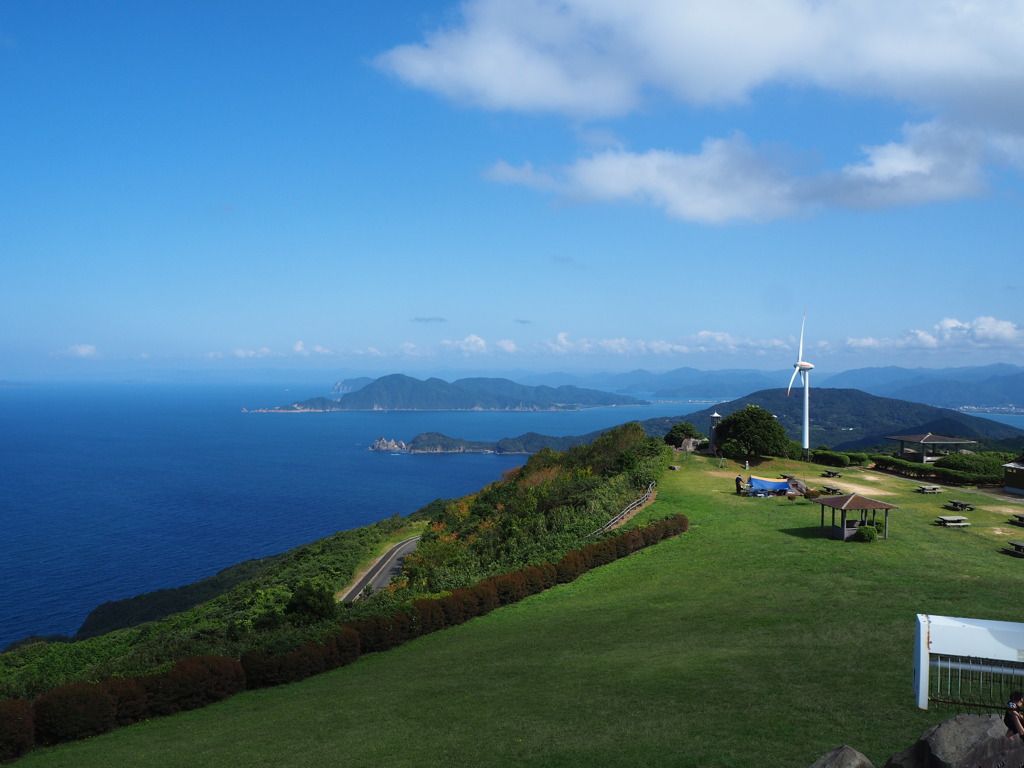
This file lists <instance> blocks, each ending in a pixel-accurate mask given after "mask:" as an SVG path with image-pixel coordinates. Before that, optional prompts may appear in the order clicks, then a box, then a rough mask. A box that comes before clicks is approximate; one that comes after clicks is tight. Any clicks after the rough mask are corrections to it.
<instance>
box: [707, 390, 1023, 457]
mask: <svg viewBox="0 0 1024 768" xmlns="http://www.w3.org/2000/svg"><path fill="white" fill-rule="evenodd" d="M747 404H752V405H759V406H761V407H762V408H764V409H765V410H767V411H769V412H771V413H772V414H774V415H775V416H776V417H777V418H778V420H779V422H780V423H781V424H782V426H784V427H785V428H786V432H787V433H788V434H789V437H790V439H792V440H800V438H801V431H802V428H803V427H802V424H803V407H804V406H803V392H802V391H800V390H797V389H794V390H793V392H792V394H791V395H790V396H788V397H787V395H786V390H785V389H764V390H761V391H760V392H753V393H751V394H749V395H747V396H746V397H742V398H739V399H737V400H732V401H730V402H728V403H718V404H717V405H715V406H714V407H712V408H706V409H704V410H702V411H698V412H697V413H692V414H690V417H689V419H688V420H689V421H690V422H691V423H693V425H694V426H696V427H697V428H698V429H699V430H701V431H703V432H704V433H705V434H707V432H708V431H709V430H710V428H711V414H712V413H714V412H715V411H717V412H718V413H720V414H721V415H722V416H728V415H729V414H730V413H732V412H733V411H738V410H739V409H741V408H743V407H745V406H746V405H747ZM928 432H932V433H933V434H937V435H948V436H950V437H964V438H967V439H969V440H976V441H977V442H978V444H979V445H978V448H979V449H981V448H988V449H991V450H1006V451H1018V450H1020V449H1021V447H1022V445H1024V431H1022V430H1020V429H1017V428H1016V427H1011V426H1010V425H1008V424H1003V423H1002V422H998V421H993V420H992V419H985V418H981V417H979V416H968V415H967V414H964V413H960V412H959V411H954V410H950V409H948V408H938V407H936V406H933V405H923V404H922V403H912V402H909V401H907V400H895V399H892V398H888V397H876V396H875V395H869V394H868V393H867V392H861V391H860V390H859V389H827V388H821V389H816V388H813V387H812V388H811V436H810V437H811V440H810V442H811V447H812V448H813V447H817V446H819V445H825V446H828V447H829V448H831V449H833V450H838V451H850V450H860V449H865V448H873V447H887V448H893V447H895V445H896V444H895V443H894V442H893V441H891V440H887V439H886V438H887V437H889V436H890V435H921V434H925V433H928Z"/></svg>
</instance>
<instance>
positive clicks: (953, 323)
mask: <svg viewBox="0 0 1024 768" xmlns="http://www.w3.org/2000/svg"><path fill="white" fill-rule="evenodd" d="M846 345H847V346H848V347H851V348H853V349H874V350H887V349H888V350H898V349H943V350H968V349H1005V350H1020V349H1024V328H1021V327H1020V326H1018V325H1017V324H1016V323H1013V322H1010V321H1009V320H998V319H996V318H994V317H978V318H975V319H974V320H972V321H969V322H961V321H960V320H957V319H955V318H950V317H947V318H943V319H942V320H940V321H939V322H938V323H936V325H935V326H934V327H932V329H931V330H928V331H923V330H917V329H914V330H908V331H904V332H903V334H902V335H900V336H898V337H896V338H887V337H882V338H874V337H867V338H849V339H846Z"/></svg>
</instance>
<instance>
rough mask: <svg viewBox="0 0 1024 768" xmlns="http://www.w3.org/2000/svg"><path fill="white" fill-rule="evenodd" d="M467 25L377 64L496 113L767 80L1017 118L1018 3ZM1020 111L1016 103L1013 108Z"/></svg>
mask: <svg viewBox="0 0 1024 768" xmlns="http://www.w3.org/2000/svg"><path fill="white" fill-rule="evenodd" d="M460 10H461V18H459V19H458V21H457V23H454V24H452V25H450V26H448V27H447V28H444V29H439V30H436V31H434V32H431V33H430V34H428V35H427V36H426V38H425V40H424V41H423V42H422V43H419V44H412V45H403V46H400V47H397V48H394V49H392V50H391V51H388V52H386V53H384V54H382V55H381V56H379V57H378V59H377V64H378V66H380V67H381V68H383V69H385V70H387V71H389V72H391V73H393V74H395V75H397V76H398V77H400V78H402V79H403V80H405V81H406V82H408V83H410V84H412V85H415V86H417V87H420V88H424V89H427V90H431V91H434V92H437V93H440V94H442V95H445V96H447V97H450V98H455V99H458V100H460V101H463V102H468V103H470V104H474V105H476V106H480V107H483V108H487V109H510V110H529V111H536V110H544V111H553V112H561V113H564V114H570V115H574V116H584V117H593V116H608V115H621V114H625V113H626V112H628V111H631V110H634V109H636V108H638V107H639V106H640V105H641V104H643V102H644V100H645V97H647V96H648V94H649V93H650V92H651V91H655V92H657V91H660V92H667V93H670V94H672V95H673V96H674V97H675V98H677V99H679V100H681V101H684V102H687V103H691V104H698V105H700V104H711V103H723V102H741V101H743V100H745V99H746V98H747V97H748V96H749V95H750V94H751V92H752V91H754V90H755V89H757V88H759V87H761V86H764V85H766V84H771V83H782V84H791V85H797V86H806V85H812V86H817V87H820V88H825V89H829V90H837V91H843V92H852V93H857V94H867V95H870V96H883V97H886V98H895V99H899V100H908V101H910V102H912V103H917V104H919V105H922V106H926V107H928V108H943V109H948V110H952V111H956V110H959V111H962V112H963V113H964V114H972V115H975V116H977V115H978V113H979V111H983V110H987V111H989V112H990V113H991V114H992V116H1000V115H1001V116H1004V118H1012V119H1015V120H1020V119H1022V118H1024V107H1022V105H1020V104H1018V103H1013V102H1012V101H1011V102H1010V103H1007V102H1008V101H1009V100H1008V99H1007V96H1008V95H1009V94H1013V93H1020V92H1021V90H1022V85H1024V46H1022V45H1021V44H1020V41H1021V40H1022V39H1024V6H1022V5H1021V4H1020V3H1019V2H1017V1H1016V0H990V1H989V2H974V1H972V0H946V1H945V2H935V0H901V1H900V2H896V3H894V2H891V0H818V1H817V2H811V0H774V2H772V3H764V2H761V0H719V2H716V3H714V4H711V3H699V2H685V3H680V2H678V1H677V0H633V2H630V3H622V2H618V0H468V2H464V3H463V4H462V5H461V8H460ZM1017 101H1019V100H1017Z"/></svg>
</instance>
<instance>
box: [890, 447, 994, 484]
mask: <svg viewBox="0 0 1024 768" xmlns="http://www.w3.org/2000/svg"><path fill="white" fill-rule="evenodd" d="M871 460H872V461H874V462H875V466H876V467H878V468H879V469H885V470H889V471H890V472H896V473H898V474H900V475H903V476H904V477H911V478H916V479H927V480H935V481H938V482H941V483H944V484H945V485H1002V484H1003V476H1002V475H998V474H996V475H989V474H983V473H980V472H961V471H959V470H956V469H945V468H944V467H936V466H935V465H934V464H922V463H920V462H917V461H906V460H905V459H897V458H896V457H894V456H886V455H881V454H876V455H873V456H872V457H871Z"/></svg>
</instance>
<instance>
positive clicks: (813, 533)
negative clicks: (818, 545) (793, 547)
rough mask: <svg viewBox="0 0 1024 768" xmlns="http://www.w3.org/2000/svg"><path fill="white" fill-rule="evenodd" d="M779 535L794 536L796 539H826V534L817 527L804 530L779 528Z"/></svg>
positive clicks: (813, 526)
mask: <svg viewBox="0 0 1024 768" xmlns="http://www.w3.org/2000/svg"><path fill="white" fill-rule="evenodd" d="M779 533H784V534H786V535H787V536H796V537H797V538H798V539H824V538H827V533H826V532H825V531H823V530H821V528H820V527H818V526H817V525H812V526H809V527H806V528H780V529H779Z"/></svg>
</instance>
